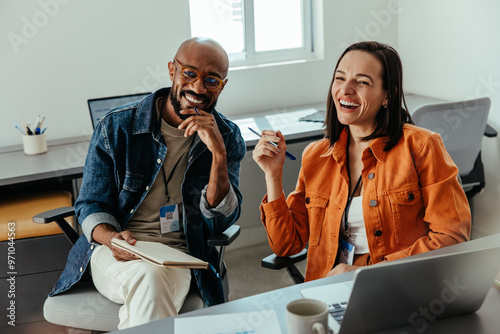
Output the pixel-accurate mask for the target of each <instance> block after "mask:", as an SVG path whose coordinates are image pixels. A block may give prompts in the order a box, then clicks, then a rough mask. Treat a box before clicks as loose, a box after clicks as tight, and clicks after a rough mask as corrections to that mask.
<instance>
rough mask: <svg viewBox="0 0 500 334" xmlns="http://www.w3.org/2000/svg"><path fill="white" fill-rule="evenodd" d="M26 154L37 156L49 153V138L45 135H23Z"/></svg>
mask: <svg viewBox="0 0 500 334" xmlns="http://www.w3.org/2000/svg"><path fill="white" fill-rule="evenodd" d="M23 148H24V154H26V155H36V154H42V153H45V152H47V138H46V137H45V133H42V134H39V135H31V136H30V135H23Z"/></svg>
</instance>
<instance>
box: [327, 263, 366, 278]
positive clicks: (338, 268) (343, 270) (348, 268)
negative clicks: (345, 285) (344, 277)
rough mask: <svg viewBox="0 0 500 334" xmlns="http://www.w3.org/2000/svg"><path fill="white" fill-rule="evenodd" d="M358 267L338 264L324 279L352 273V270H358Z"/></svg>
mask: <svg viewBox="0 0 500 334" xmlns="http://www.w3.org/2000/svg"><path fill="white" fill-rule="evenodd" d="M359 267H360V266H351V265H349V264H345V263H339V264H338V265H336V266H335V267H334V268H333V269H332V270H330V271H329V272H328V274H326V277H330V276H333V275H338V274H343V273H347V272H349V271H354V270H356V269H358V268H359Z"/></svg>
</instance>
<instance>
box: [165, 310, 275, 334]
mask: <svg viewBox="0 0 500 334" xmlns="http://www.w3.org/2000/svg"><path fill="white" fill-rule="evenodd" d="M174 326H175V331H174V332H175V334H281V333H282V332H281V329H280V325H279V322H278V317H277V316H276V312H274V311H273V310H267V311H255V312H244V313H231V314H217V315H204V316H196V317H182V318H175V322H174Z"/></svg>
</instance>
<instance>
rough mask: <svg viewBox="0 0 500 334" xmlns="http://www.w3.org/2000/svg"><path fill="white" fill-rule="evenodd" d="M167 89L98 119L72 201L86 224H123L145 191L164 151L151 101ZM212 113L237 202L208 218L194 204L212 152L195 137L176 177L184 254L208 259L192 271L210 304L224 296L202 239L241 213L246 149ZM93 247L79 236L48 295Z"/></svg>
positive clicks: (80, 268) (73, 279) (61, 287)
mask: <svg viewBox="0 0 500 334" xmlns="http://www.w3.org/2000/svg"><path fill="white" fill-rule="evenodd" d="M168 93H169V88H163V89H160V90H158V91H157V92H155V93H153V94H150V95H148V96H146V97H145V98H143V99H142V100H141V101H138V102H134V103H131V104H128V105H125V106H122V107H118V108H116V109H114V110H112V111H110V112H109V113H108V114H107V115H106V116H105V117H103V118H102V119H101V121H100V122H99V123H98V125H97V127H96V129H95V130H94V134H93V137H92V140H91V142H90V146H89V151H88V154H87V160H86V162H85V170H84V175H83V180H82V186H81V189H80V194H79V196H78V199H77V201H76V203H75V210H76V217H77V219H78V222H79V223H80V224H82V228H83V229H84V231H85V226H84V225H85V220H86V219H87V218H89V216H91V218H92V220H93V221H94V223H95V220H96V219H97V220H98V219H102V222H106V223H110V224H112V225H115V228H117V229H118V230H119V231H121V230H122V229H123V228H124V227H125V225H126V224H127V223H128V221H129V219H130V218H131V216H132V215H133V213H134V212H135V210H137V208H138V207H139V205H140V204H141V202H142V201H143V200H144V198H145V197H146V194H147V192H148V190H149V188H151V186H152V185H153V182H154V180H155V178H156V176H157V174H158V172H159V171H160V170H161V167H162V164H163V160H164V159H165V156H166V153H167V147H166V145H165V141H164V139H163V137H162V135H161V132H160V124H159V122H158V117H157V116H156V115H157V113H156V112H155V109H154V108H155V106H154V101H156V99H157V98H158V97H159V96H167V95H168ZM213 115H214V117H215V120H216V122H217V125H218V127H219V131H220V133H221V135H222V138H223V140H224V144H225V146H226V151H227V170H228V176H229V181H230V183H231V186H232V188H233V190H234V193H235V195H236V198H237V201H238V205H237V206H236V208H235V209H234V210H233V212H230V213H224V214H222V213H220V212H216V210H214V211H213V212H212V213H213V215H212V216H211V217H210V218H207V217H206V216H205V215H203V214H202V212H201V211H200V200H201V196H202V190H203V189H204V188H205V186H206V185H207V184H208V181H209V176H210V168H211V162H212V154H211V153H210V151H209V150H208V149H207V147H206V145H205V144H204V143H203V142H202V141H201V140H200V138H199V137H198V136H196V137H195V139H194V140H193V143H192V145H191V148H190V150H189V156H188V163H187V167H186V171H185V173H184V181H183V184H182V199H183V210H184V211H183V224H184V227H185V235H186V241H187V249H188V253H189V254H191V255H192V256H195V257H197V258H200V259H202V260H204V261H207V262H209V263H210V266H209V269H208V270H193V271H192V273H193V275H194V278H195V280H196V283H197V286H198V288H199V290H200V294H201V296H202V298H203V300H204V302H205V304H206V305H208V306H211V305H214V304H218V303H222V302H224V291H223V286H222V280H221V278H219V277H218V275H217V274H216V272H215V269H214V267H215V266H217V257H218V252H217V250H216V249H215V247H212V246H208V245H207V243H206V239H207V237H208V236H210V235H211V234H218V233H222V232H223V231H224V230H225V229H227V228H228V227H229V226H231V225H232V224H233V223H234V222H235V221H236V220H237V219H238V218H239V216H240V210H241V202H242V199H243V197H242V194H241V192H240V191H239V189H238V186H239V171H240V161H241V160H242V159H243V157H244V155H245V151H246V148H245V142H244V140H243V138H242V137H241V133H240V130H239V128H238V126H237V125H236V124H234V123H232V122H231V121H229V120H228V119H227V118H225V117H224V116H222V115H221V114H219V113H218V112H217V111H215V110H214V111H213ZM221 211H222V210H221ZM89 219H90V218H89ZM94 248H95V246H94V245H93V244H92V243H91V242H89V240H88V239H87V237H86V236H85V235H82V236H81V237H80V238H79V239H78V241H77V242H76V243H75V245H74V246H73V248H72V249H71V251H70V253H69V256H68V261H67V263H66V268H65V269H64V271H63V273H62V275H61V277H60V278H59V280H58V281H57V283H56V285H55V287H54V288H53V290H52V292H51V293H50V296H52V295H55V294H58V293H61V292H64V291H66V290H68V289H69V288H70V287H71V286H72V285H74V284H75V283H77V282H78V281H79V280H80V279H81V278H82V275H83V273H84V272H85V270H86V268H87V265H88V263H89V261H90V257H91V255H92V252H93V249H94Z"/></svg>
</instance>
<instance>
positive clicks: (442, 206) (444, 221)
mask: <svg viewBox="0 0 500 334" xmlns="http://www.w3.org/2000/svg"><path fill="white" fill-rule="evenodd" d="M347 140H348V132H347V129H345V130H344V131H343V132H342V134H341V136H340V138H339V140H338V141H337V142H336V143H335V144H334V145H333V146H332V147H330V144H329V141H328V140H327V139H323V140H320V141H318V142H315V143H312V144H310V145H309V146H308V147H307V148H306V149H305V150H304V153H303V155H302V168H301V170H300V173H299V179H298V181H297V186H296V189H295V191H293V192H292V193H290V195H289V196H288V199H286V200H285V195H284V194H282V195H281V197H280V198H279V199H277V200H275V201H272V202H270V203H267V195H266V197H264V200H263V201H262V204H261V206H260V209H261V219H262V223H263V224H264V226H265V228H266V230H267V234H268V239H269V244H270V246H271V248H272V250H273V251H274V253H275V254H276V255H278V256H288V255H293V254H296V253H298V252H300V251H301V250H302V249H304V247H305V246H306V244H307V243H308V242H309V250H308V257H307V268H306V280H308V281H309V280H314V279H318V278H322V277H325V275H326V274H327V273H328V272H329V271H330V270H331V269H332V267H333V265H334V262H335V258H336V255H337V249H338V243H339V240H338V239H339V231H340V223H341V217H342V214H343V211H344V208H345V206H346V203H347V197H348V187H349V180H348V176H347V169H346V147H347ZM362 160H363V170H362V173H361V174H362V179H363V217H364V221H365V228H366V234H367V239H368V246H369V249H370V259H371V263H377V262H380V261H383V260H389V261H390V260H395V259H399V258H402V257H406V256H410V255H414V254H418V253H423V252H426V251H429V250H433V249H437V248H441V247H445V246H449V245H452V244H455V243H459V242H464V241H467V240H469V237H470V228H471V214H470V208H469V204H468V201H467V198H466V196H465V193H464V191H463V190H462V187H461V185H460V183H459V181H458V177H457V174H458V168H457V167H456V166H455V164H454V163H453V161H452V159H451V157H450V156H449V154H448V152H446V150H445V148H444V145H443V142H442V140H441V137H440V136H439V134H436V133H433V132H431V131H429V130H426V129H423V128H419V127H416V126H413V125H409V124H407V125H405V126H404V128H403V136H402V137H401V139H400V140H399V142H398V143H397V144H396V146H394V147H393V148H392V149H391V150H390V151H388V152H384V139H383V138H378V139H375V140H373V141H372V142H371V144H370V145H369V147H368V148H367V149H366V150H365V151H364V152H363V155H362Z"/></svg>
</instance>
